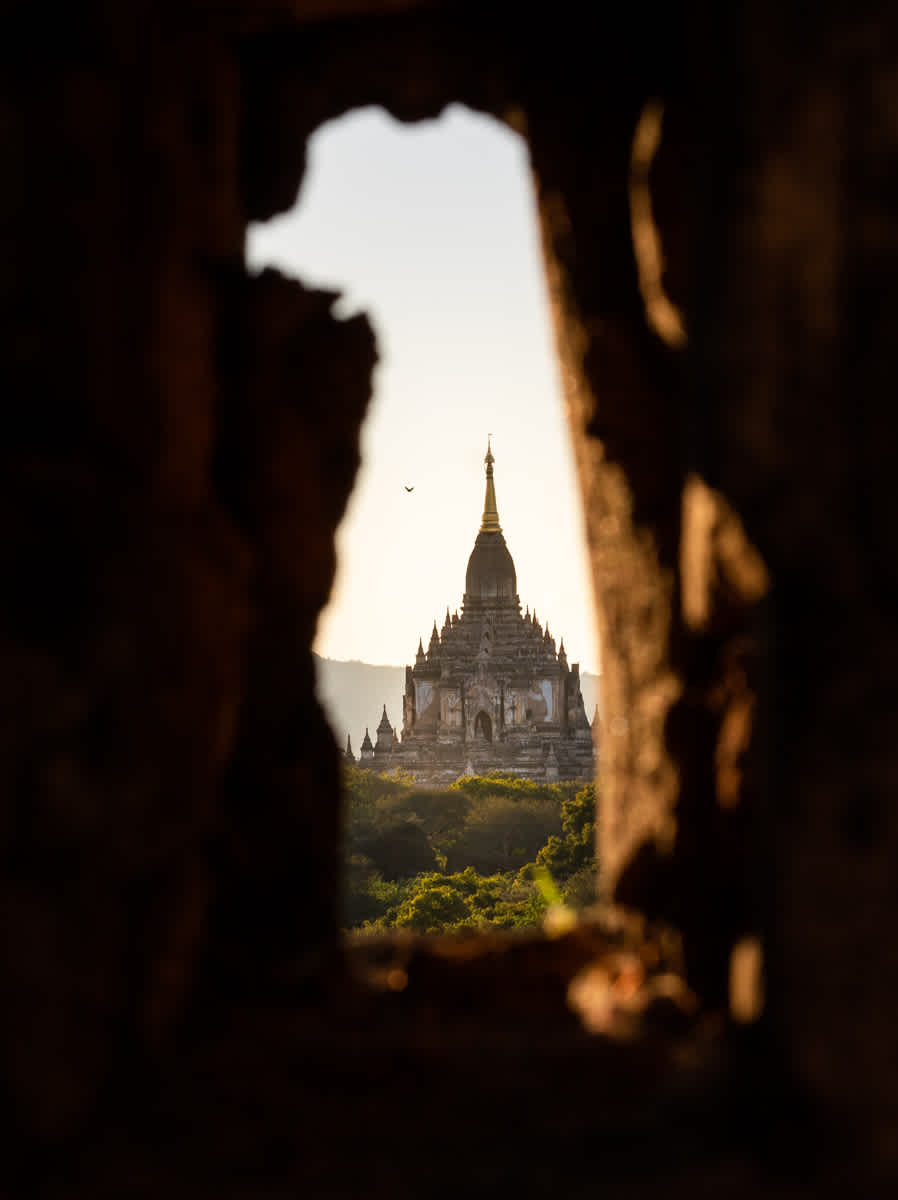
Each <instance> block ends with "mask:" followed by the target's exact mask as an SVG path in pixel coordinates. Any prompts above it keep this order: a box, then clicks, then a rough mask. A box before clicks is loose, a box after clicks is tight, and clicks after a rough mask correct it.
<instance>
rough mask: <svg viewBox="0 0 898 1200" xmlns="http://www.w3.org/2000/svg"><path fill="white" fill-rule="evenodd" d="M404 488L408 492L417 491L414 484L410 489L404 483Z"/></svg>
mask: <svg viewBox="0 0 898 1200" xmlns="http://www.w3.org/2000/svg"><path fill="white" fill-rule="evenodd" d="M402 486H403V487H404V488H405V490H406V491H407V492H413V491H414V490H415V485H414V484H412V486H411V487H409V486H408V484H407V483H404V484H403V485H402Z"/></svg>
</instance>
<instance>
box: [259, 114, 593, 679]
mask: <svg viewBox="0 0 898 1200" xmlns="http://www.w3.org/2000/svg"><path fill="white" fill-rule="evenodd" d="M247 260H248V262H249V264H250V266H251V267H252V268H254V269H256V268H261V267H262V266H266V265H272V266H276V267H277V268H278V269H279V270H280V271H282V272H283V273H284V274H286V275H294V276H297V277H299V278H302V279H304V280H305V281H306V282H307V283H309V284H312V285H316V286H320V287H327V288H331V289H335V290H339V291H340V292H341V293H342V296H341V299H340V300H339V301H338V302H337V305H336V307H335V310H334V311H335V312H336V314H337V315H349V314H351V313H356V312H358V311H360V310H361V311H364V312H366V313H367V314H368V316H369V319H370V320H371V322H372V324H373V326H374V330H375V333H376V336H377V345H378V352H379V356H380V363H379V365H378V367H377V369H376V373H375V395H374V399H373V401H372V404H371V407H370V409H369V413H368V417H367V419H366V421H365V425H364V428H363V432H362V459H363V462H362V468H361V470H360V472H359V476H358V479H357V481H356V487H355V490H354V492H353V495H352V497H351V500H350V503H349V508H348V510H347V512H346V516H345V518H344V520H343V523H342V525H341V527H340V530H339V534H338V554H339V567H338V572H337V578H336V581H335V584H334V590H333V594H332V596H331V603H330V605H329V607H328V608H327V610H326V611H325V612H324V614H323V615H322V618H321V621H320V622H319V627H318V637H317V642H316V646H315V648H316V650H317V651H318V652H319V653H320V654H323V655H326V656H328V657H330V658H339V659H351V658H358V659H363V660H365V661H367V662H373V663H392V664H398V665H401V664H404V663H407V662H413V661H414V654H415V650H416V648H417V645H418V637H419V636H422V637H423V638H424V642H425V645H426V643H427V639H428V636H429V634H430V630H431V627H432V625H433V621H434V618H436V619H437V623H438V625H440V626H442V623H443V617H444V615H445V611H446V606H447V605H448V606H449V608H450V609H451V610H454V609H455V608H456V607H460V606H461V600H462V594H463V592H464V583H465V568H466V566H467V561H468V555H469V554H470V552H471V549H472V547H473V544H474V538H475V537H476V535H477V530H478V527H479V524H480V515H481V512H482V509H483V492H484V474H483V456H484V453H485V451H486V441H487V434H488V433H491V434H492V438H493V453H494V454H495V458H496V465H495V482H496V493H497V498H498V507H499V518H500V521H501V523H502V528H503V532H504V534H505V539H506V541H507V543H508V547H509V549H510V551H511V553H512V556H513V558H514V561H515V566H516V568H517V576H518V593H519V595H520V597H521V604H522V605H527V604H529V605H530V608H531V610H533V609H534V608H535V609H536V611H537V613H538V615H539V618H540V620H541V621H542V622H543V623H544V624H545V622H546V621H547V620H548V622H549V625H550V628H551V631H552V633H553V635H554V636H555V638H556V641H559V640H560V637H561V636H563V637H564V641H565V649H566V650H567V652H568V658H569V659H570V660H571V661H572V662H577V661H579V662H581V663H582V665H583V667H584V669H587V670H591V671H595V670H596V669H597V667H598V654H597V648H596V641H595V633H594V623H593V620H592V596H591V592H590V584H589V577H588V574H587V567H586V561H585V550H584V546H585V543H584V534H583V519H582V513H581V508H580V498H579V495H578V493H577V489H576V481H575V478H574V474H573V471H574V467H573V459H572V454H571V449H570V445H569V440H568V434H567V429H566V427H565V425H564V418H563V411H562V406H561V396H560V390H559V382H558V372H557V366H556V362H555V358H554V349H553V344H552V330H551V325H550V319H549V312H548V308H547V301H546V294H545V283H544V279H543V274H542V266H541V262H540V252H539V242H538V231H537V227H536V214H535V210H534V201H533V194H532V186H531V182H530V178H529V172H528V164H527V152H526V148H525V146H524V143H523V142H522V140H521V139H520V138H519V137H518V136H517V135H516V134H514V133H512V132H510V131H509V130H508V129H506V128H505V127H504V126H502V125H500V124H499V123H498V122H496V121H494V120H492V119H491V118H488V117H484V116H480V115H477V114H474V113H471V112H469V111H468V110H466V109H463V108H461V107H458V106H452V107H451V108H449V109H447V110H446V112H445V113H444V114H443V115H442V117H440V119H439V120H436V121H426V122H421V123H419V124H415V125H401V124H399V123H398V122H396V121H394V120H393V119H392V118H390V117H389V116H388V115H387V114H386V113H385V112H384V111H383V110H380V109H375V108H368V109H363V110H359V111H356V112H354V113H351V114H350V115H348V116H346V117H343V118H341V119H340V120H338V121H332V122H328V123H327V124H326V125H324V126H322V127H321V129H320V130H318V132H317V133H316V134H315V136H314V137H313V139H312V141H311V143H310V147H309V167H308V171H307V173H306V177H305V180H304V182H303V186H302V188H301V190H300V194H299V197H298V198H297V204H296V207H294V208H293V209H292V210H291V211H290V212H289V213H286V214H284V215H283V216H281V217H278V218H276V219H275V220H273V221H270V222H268V223H267V224H266V225H256V226H254V227H252V228H251V229H250V233H249V237H248V241H247ZM322 403H327V397H322ZM406 485H408V486H410V487H414V491H413V492H406V490H405V486H406Z"/></svg>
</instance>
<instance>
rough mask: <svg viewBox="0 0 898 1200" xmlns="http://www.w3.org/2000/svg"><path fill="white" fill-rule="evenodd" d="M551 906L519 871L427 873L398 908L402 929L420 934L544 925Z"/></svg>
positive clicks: (397, 922)
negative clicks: (540, 923) (499, 872)
mask: <svg viewBox="0 0 898 1200" xmlns="http://www.w3.org/2000/svg"><path fill="white" fill-rule="evenodd" d="M547 907H548V904H547V903H546V901H545V900H544V899H543V898H542V897H541V896H540V895H539V892H538V891H537V889H536V887H535V886H534V885H533V884H532V883H530V882H529V881H527V880H523V879H519V878H518V877H517V876H516V875H513V874H510V873H509V874H495V875H488V876H484V875H479V874H478V873H477V872H476V871H475V870H474V868H473V867H466V868H465V870H464V871H461V872H458V873H456V874H453V875H443V874H441V873H440V872H433V873H432V874H430V875H421V876H419V877H418V879H416V880H415V881H414V887H413V889H412V890H411V891H410V893H409V895H408V896H407V898H406V899H405V900H404V901H403V903H402V904H400V906H399V908H398V910H397V912H396V920H395V923H396V925H397V927H399V928H408V929H414V930H415V931H416V932H418V933H446V932H459V931H462V930H469V929H470V930H474V929H513V928H516V927H525V926H530V925H535V924H538V923H539V921H540V920H541V919H542V915H543V913H544V912H545V910H546V908H547Z"/></svg>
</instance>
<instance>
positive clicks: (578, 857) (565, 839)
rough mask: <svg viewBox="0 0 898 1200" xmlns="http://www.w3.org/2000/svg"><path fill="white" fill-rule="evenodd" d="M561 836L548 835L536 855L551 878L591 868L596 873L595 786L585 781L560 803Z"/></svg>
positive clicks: (561, 878)
mask: <svg viewBox="0 0 898 1200" xmlns="http://www.w3.org/2000/svg"><path fill="white" fill-rule="evenodd" d="M561 829H562V836H561V837H557V836H553V837H550V838H549V839H548V840H547V842H546V844H545V845H544V846H543V848H542V849H541V850H540V852H539V853H538V854H537V856H536V861H537V862H538V863H540V864H541V865H542V866H544V867H546V868H547V869H548V870H549V871H550V872H551V874H552V877H553V878H554V879H560V880H565V879H568V878H569V877H570V876H572V875H574V874H576V873H578V872H580V871H582V870H584V869H590V870H592V872H593V875H594V874H595V869H596V860H595V838H596V786H595V784H594V783H588V784H587V785H586V787H584V788H582V789H581V790H580V791H579V792H577V794H576V795H575V796H572V797H570V798H569V799H566V800H564V801H563V802H562V805H561Z"/></svg>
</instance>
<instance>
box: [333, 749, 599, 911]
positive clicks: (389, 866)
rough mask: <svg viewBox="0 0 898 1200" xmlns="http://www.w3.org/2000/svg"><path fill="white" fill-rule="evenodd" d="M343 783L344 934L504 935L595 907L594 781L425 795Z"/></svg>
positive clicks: (349, 780) (368, 782)
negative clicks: (562, 908)
mask: <svg viewBox="0 0 898 1200" xmlns="http://www.w3.org/2000/svg"><path fill="white" fill-rule="evenodd" d="M344 782H345V804H346V813H345V821H344V831H345V839H344V918H345V924H346V926H347V927H348V928H351V929H367V930H373V929H389V928H396V927H399V928H408V929H414V930H418V931H420V932H425V933H434V932H441V931H446V930H462V929H478V928H499V929H508V928H515V927H521V926H527V925H536V924H539V923H540V922H541V921H542V919H543V916H544V915H545V913H546V910H547V909H548V907H549V905H550V903H551V904H552V905H554V906H557V905H558V904H560V903H563V904H570V905H574V906H576V907H580V906H582V904H583V903H588V902H589V900H591V899H592V892H593V890H594V886H595V884H594V881H595V857H594V849H593V836H594V829H595V787H594V786H593V785H592V784H590V785H588V786H587V787H585V788H584V787H582V786H581V785H580V784H577V783H572V782H566V783H556V784H538V783H534V782H533V781H531V780H527V779H518V778H517V777H514V776H510V775H503V774H501V773H498V772H497V773H493V774H490V775H489V776H485V777H484V776H472V777H466V778H464V779H460V780H458V782H457V783H454V784H452V785H451V787H449V788H447V789H446V790H444V791H432V790H428V789H424V788H421V787H418V786H417V785H416V784H415V781H414V778H413V777H411V776H409V775H401V774H399V773H395V774H393V775H377V774H375V773H373V772H370V771H364V770H361V769H360V768H357V767H347V768H345V769H344ZM578 789H579V790H578ZM546 880H548V881H549V882H550V883H551V889H550V888H548V887H547V885H546ZM553 889H554V890H553ZM550 891H551V892H552V894H551V895H550V894H549V893H550ZM584 897H585V898H586V899H584Z"/></svg>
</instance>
